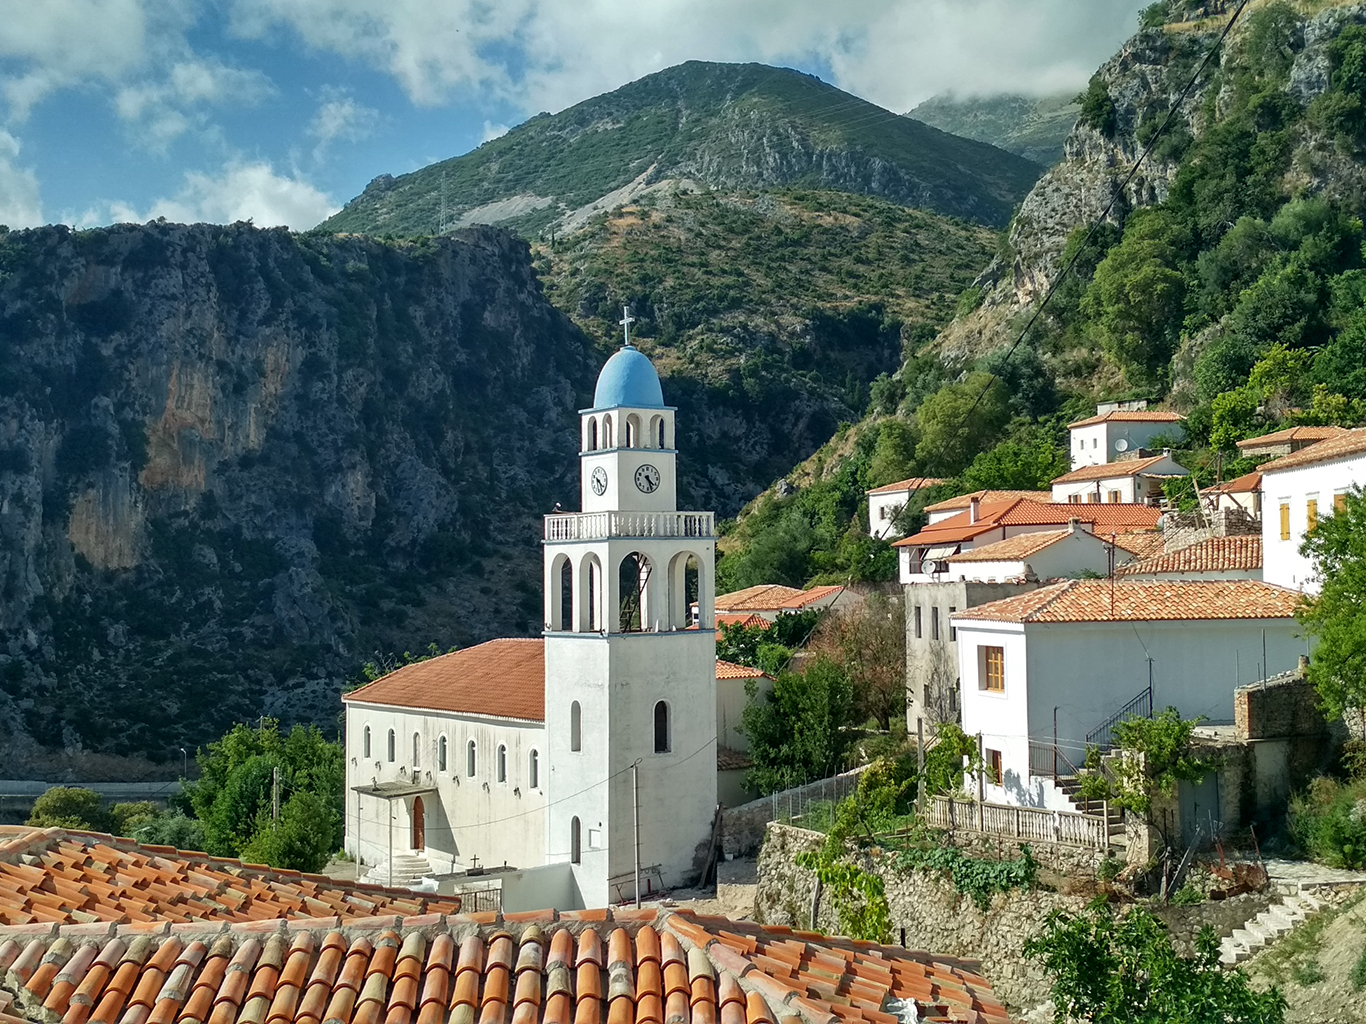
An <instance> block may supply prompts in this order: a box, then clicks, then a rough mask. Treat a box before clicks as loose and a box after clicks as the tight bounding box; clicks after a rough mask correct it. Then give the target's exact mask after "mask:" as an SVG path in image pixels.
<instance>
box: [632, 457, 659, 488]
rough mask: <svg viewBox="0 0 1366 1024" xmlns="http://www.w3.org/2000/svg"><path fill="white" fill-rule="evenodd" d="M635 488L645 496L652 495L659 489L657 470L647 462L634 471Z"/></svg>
mask: <svg viewBox="0 0 1366 1024" xmlns="http://www.w3.org/2000/svg"><path fill="white" fill-rule="evenodd" d="M636 487H638V488H639V489H640V490H642V491H644V492H645V493H646V494H653V493H654V492H655V491H656V490H658V489H659V470H657V469H655V467H654V466H651V465H650V464H649V463H648V462H647V463H646V464H645V465H643V466H641V467H640V468H639V469H638V470H636Z"/></svg>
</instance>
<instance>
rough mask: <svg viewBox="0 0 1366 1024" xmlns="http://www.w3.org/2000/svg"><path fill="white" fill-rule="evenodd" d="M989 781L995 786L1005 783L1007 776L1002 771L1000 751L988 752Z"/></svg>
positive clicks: (989, 750)
mask: <svg viewBox="0 0 1366 1024" xmlns="http://www.w3.org/2000/svg"><path fill="white" fill-rule="evenodd" d="M987 781H988V782H990V783H991V784H992V785H995V786H999V785H1001V784H1002V783H1004V782H1005V775H1004V773H1003V772H1002V771H1001V752H1000V751H999V750H991V749H988V750H987Z"/></svg>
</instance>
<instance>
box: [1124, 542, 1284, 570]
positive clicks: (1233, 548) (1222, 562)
mask: <svg viewBox="0 0 1366 1024" xmlns="http://www.w3.org/2000/svg"><path fill="white" fill-rule="evenodd" d="M1115 575H1116V576H1118V577H1119V578H1120V579H1124V580H1259V579H1261V578H1262V538H1261V535H1260V534H1254V535H1251V536H1233V537H1209V538H1207V539H1206V540H1202V541H1197V542H1196V543H1194V544H1188V545H1186V546H1185V547H1180V548H1175V549H1173V550H1170V551H1162V552H1158V553H1156V554H1153V555H1151V556H1150V557H1148V558H1142V559H1136V560H1134V561H1132V562H1129V563H1128V564H1126V565H1122V566H1120V567H1119V568H1118V569H1117V570H1115Z"/></svg>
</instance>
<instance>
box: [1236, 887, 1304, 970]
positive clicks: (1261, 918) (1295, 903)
mask: <svg viewBox="0 0 1366 1024" xmlns="http://www.w3.org/2000/svg"><path fill="white" fill-rule="evenodd" d="M1320 906H1322V903H1321V902H1320V901H1319V900H1317V899H1315V898H1314V897H1313V896H1311V895H1309V893H1308V892H1307V891H1306V890H1304V889H1300V890H1299V891H1297V892H1293V893H1290V894H1289V895H1285V896H1282V897H1281V899H1280V900H1279V902H1276V903H1273V904H1271V906H1269V907H1267V908H1266V909H1265V910H1263V911H1262V912H1261V913H1260V914H1258V915H1257V916H1256V917H1254V918H1253V919H1252V920H1251V921H1249V922H1247V924H1245V925H1243V927H1241V928H1235V929H1234V930H1233V934H1232V935H1229V936H1226V937H1225V938H1224V940H1223V941H1222V942H1220V943H1219V962H1220V963H1222V964H1226V965H1229V966H1232V965H1233V964H1240V963H1242V962H1243V961H1244V960H1246V959H1247V958H1248V957H1250V956H1252V955H1253V954H1254V953H1257V952H1259V951H1260V950H1262V949H1263V948H1265V947H1266V946H1268V945H1269V944H1271V943H1272V942H1275V941H1276V940H1277V939H1279V938H1280V937H1281V936H1282V935H1284V934H1285V933H1286V932H1288V931H1290V930H1291V929H1292V928H1294V927H1295V926H1296V925H1298V924H1300V923H1301V922H1302V921H1304V919H1305V918H1307V917H1308V916H1309V915H1310V914H1312V913H1313V912H1314V911H1315V910H1317V909H1318V908H1319V907H1320Z"/></svg>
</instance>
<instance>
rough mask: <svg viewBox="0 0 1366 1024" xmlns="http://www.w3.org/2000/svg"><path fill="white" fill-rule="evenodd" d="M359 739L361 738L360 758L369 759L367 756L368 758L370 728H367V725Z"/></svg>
mask: <svg viewBox="0 0 1366 1024" xmlns="http://www.w3.org/2000/svg"><path fill="white" fill-rule="evenodd" d="M360 737H361V739H360V749H361V755H360V756H361V757H364V758H369V756H370V727H369V726H368V725H367V726H366V727H365V730H364V731H363V732H362V733H361V734H360Z"/></svg>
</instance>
